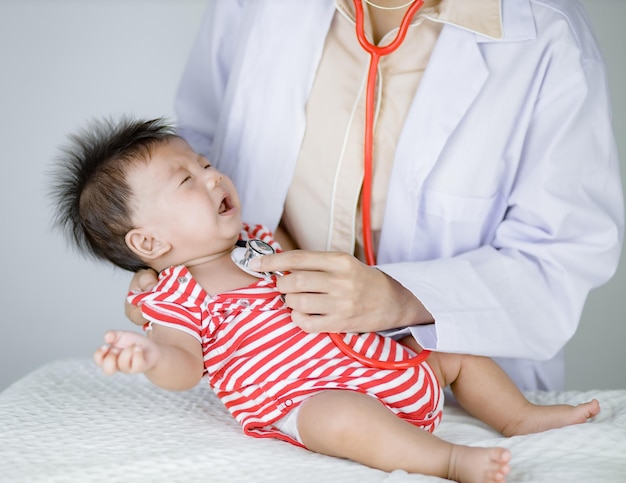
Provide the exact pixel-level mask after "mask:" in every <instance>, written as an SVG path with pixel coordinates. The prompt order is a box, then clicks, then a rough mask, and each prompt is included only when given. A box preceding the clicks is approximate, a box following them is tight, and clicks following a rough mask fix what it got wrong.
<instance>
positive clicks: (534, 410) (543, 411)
mask: <svg viewBox="0 0 626 483" xmlns="http://www.w3.org/2000/svg"><path fill="white" fill-rule="evenodd" d="M598 413H600V403H599V402H598V401H597V400H596V399H593V400H591V401H589V402H586V403H582V404H578V405H577V406H570V405H569V404H554V405H551V406H540V405H536V404H531V405H529V407H528V411H527V412H524V413H521V414H520V417H519V419H518V420H517V421H515V422H512V423H511V424H509V425H508V426H507V427H506V428H505V429H504V431H502V433H503V434H504V435H505V436H516V435H520V434H530V433H540V432H541V431H547V430H548V429H555V428H562V427H564V426H570V425H572V424H582V423H585V422H587V420H588V419H590V418H593V417H594V416H597V415H598Z"/></svg>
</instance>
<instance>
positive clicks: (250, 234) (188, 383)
mask: <svg viewBox="0 0 626 483" xmlns="http://www.w3.org/2000/svg"><path fill="white" fill-rule="evenodd" d="M71 139H72V144H71V145H70V146H69V147H68V148H67V149H66V150H65V156H64V157H63V158H62V160H61V163H60V164H59V167H58V171H57V172H56V175H57V176H56V179H55V184H54V187H53V190H54V191H53V193H54V195H55V200H56V203H57V209H58V211H57V218H56V221H57V224H58V225H59V226H61V227H62V228H64V229H65V230H66V232H67V233H68V235H69V236H70V238H71V239H72V241H73V242H74V243H75V244H76V246H77V247H78V248H79V249H81V250H82V251H84V252H85V253H88V254H91V255H93V256H95V257H97V258H101V259H106V260H109V261H110V262H112V263H114V264H115V265H117V266H119V267H122V268H124V269H126V270H130V271H138V270H140V269H145V268H152V269H154V270H155V271H156V272H157V273H158V274H159V281H158V284H157V285H156V286H155V287H154V288H153V289H152V290H150V291H147V292H143V293H132V294H130V295H129V301H130V302H131V303H132V304H135V305H138V306H140V308H141V311H142V314H143V317H144V318H145V319H146V321H147V324H146V331H147V337H145V336H143V335H141V334H137V333H134V332H126V331H110V332H108V333H107V334H106V335H105V342H106V345H105V346H103V347H101V348H100V349H98V350H97V351H96V352H95V354H94V359H95V361H96V363H97V364H98V365H99V366H101V367H102V369H103V371H104V372H105V373H107V374H112V373H114V372H117V371H120V372H125V373H144V374H145V375H146V376H147V377H148V378H149V379H150V380H151V381H152V382H153V383H154V384H156V385H158V386H160V387H162V388H165V389H169V390H185V389H189V388H191V387H193V386H195V385H196V384H198V382H199V381H200V380H201V379H202V378H203V377H204V378H206V380H207V381H208V382H209V384H210V385H211V387H212V388H213V389H214V391H215V392H216V394H217V395H218V396H219V398H220V399H221V401H222V402H223V403H224V405H225V406H226V407H227V408H228V410H229V411H230V412H231V414H232V415H233V416H234V417H235V418H236V419H237V421H239V422H240V423H241V425H242V427H243V430H244V432H245V433H246V434H248V435H251V436H255V437H273V438H278V439H282V440H284V441H287V442H290V443H292V444H295V445H299V446H304V447H306V448H308V449H310V450H313V451H317V452H320V453H324V454H327V455H332V456H337V457H341V458H349V459H352V460H354V461H358V462H361V463H363V464H366V465H369V466H372V467H375V468H379V469H382V470H386V471H392V470H395V469H403V470H405V471H408V472H415V473H422V474H427V475H434V476H439V477H442V478H448V479H451V480H456V481H461V482H491V481H493V482H502V481H505V480H506V475H507V473H508V472H509V471H510V467H509V461H510V458H511V455H510V452H509V451H508V450H507V449H505V448H498V447H492V448H482V447H469V446H463V445H456V444H452V443H449V442H446V441H444V440H441V439H440V438H438V437H437V436H435V435H434V434H432V433H433V431H434V430H435V428H436V427H437V425H438V423H439V421H440V420H441V416H442V408H443V390H442V388H443V387H446V386H450V387H451V389H452V391H453V392H454V395H455V397H456V398H457V400H458V402H459V403H460V404H461V405H462V407H463V408H464V409H465V410H467V411H468V412H469V413H470V414H472V415H473V416H475V417H477V418H478V419H480V420H481V421H484V422H485V423H487V424H489V425H490V426H491V427H493V428H495V429H496V430H498V431H500V432H501V433H502V434H504V435H505V436H512V435H520V434H527V433H533V432H539V431H544V430H547V429H551V428H558V427H562V426H566V425H570V424H577V423H583V422H585V421H587V420H588V419H589V418H591V417H593V416H595V415H597V414H598V413H599V411H600V406H599V403H598V401H596V400H592V401H590V402H586V403H584V404H580V405H578V406H569V405H553V406H538V405H534V404H531V403H530V402H529V401H527V400H526V398H525V397H524V396H523V394H522V393H521V392H520V391H519V390H518V389H517V387H516V386H515V385H514V384H513V382H512V381H511V380H510V379H509V378H508V376H506V374H505V373H504V372H503V371H502V370H501V369H500V368H499V366H497V365H496V364H495V363H494V362H493V361H492V360H490V359H488V358H484V357H477V356H469V355H461V354H447V353H441V352H433V353H431V354H430V355H428V357H427V359H426V360H425V361H423V362H421V363H419V364H417V365H412V366H409V367H408V368H404V369H395V368H380V367H371V366H370V365H367V364H363V363H361V362H359V361H357V360H356V359H355V358H353V357H351V356H349V355H346V354H345V353H344V352H343V351H342V350H340V349H339V346H338V345H337V344H335V343H334V342H333V341H332V340H331V338H330V336H329V335H328V334H323V333H321V334H311V333H306V332H304V331H303V330H301V329H300V328H299V327H298V326H297V325H295V324H294V323H293V321H292V320H291V315H290V314H291V311H290V309H289V307H288V306H287V305H286V304H285V302H284V301H283V298H282V296H281V294H280V293H279V292H278V290H277V289H276V283H275V282H276V279H275V277H274V276H264V277H263V276H262V277H256V276H255V275H253V274H250V273H249V272H246V271H243V270H242V269H240V268H239V266H238V265H237V264H236V263H235V262H234V261H233V259H232V258H231V252H232V251H233V249H234V247H235V246H236V245H237V243H238V241H242V240H244V241H245V240H248V239H252V238H258V239H261V240H263V241H265V242H266V243H268V244H270V245H271V246H273V247H275V248H276V249H280V247H279V246H278V244H277V243H276V241H275V240H274V239H273V235H272V233H271V232H270V231H269V230H268V229H267V228H265V227H262V226H258V225H257V226H251V225H246V224H244V223H243V222H242V219H241V207H240V202H239V198H238V196H237V191H236V190H235V187H234V186H233V183H232V182H231V180H230V179H228V178H227V177H226V176H225V175H223V174H222V173H220V172H219V171H218V170H217V169H215V168H214V167H213V166H212V165H211V163H210V162H209V161H208V160H207V159H206V158H205V157H203V156H201V155H199V154H197V153H196V152H194V151H193V149H192V148H191V147H190V146H189V145H188V144H187V143H186V142H185V140H183V139H182V138H180V137H179V136H177V135H176V133H175V131H174V129H173V128H171V127H170V126H168V125H167V124H166V123H165V122H164V121H162V120H158V119H157V120H150V121H144V120H130V119H122V120H121V121H120V122H117V123H113V122H111V121H102V122H95V123H93V124H92V125H90V126H89V127H88V128H87V129H86V130H84V131H82V132H81V133H79V134H78V135H74V136H72V138H71ZM284 276H285V277H289V276H290V275H289V274H286V275H284ZM342 337H343V340H344V343H345V344H347V345H348V346H349V347H350V348H352V349H353V350H355V351H357V352H360V353H362V354H363V355H364V356H366V357H369V358H375V359H378V360H381V361H384V362H387V363H389V362H394V361H404V362H406V361H408V360H410V359H412V358H414V357H416V355H417V354H420V353H421V352H422V348H421V347H420V346H419V345H418V344H417V343H416V341H415V340H414V339H413V338H411V337H407V338H404V339H401V340H400V341H395V340H393V339H391V338H386V337H383V336H380V335H378V334H374V333H368V334H342ZM421 355H425V354H421Z"/></svg>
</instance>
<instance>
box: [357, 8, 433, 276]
mask: <svg viewBox="0 0 626 483" xmlns="http://www.w3.org/2000/svg"><path fill="white" fill-rule="evenodd" d="M422 5H424V0H416V1H415V2H414V3H413V4H411V6H410V7H409V9H408V10H407V12H406V14H405V15H404V18H403V19H402V22H401V23H400V29H399V30H398V33H397V34H396V37H395V38H394V39H393V40H392V41H391V42H390V43H389V44H387V45H383V46H381V47H379V46H376V45H374V44H372V43H371V42H370V41H369V40H367V37H366V36H365V28H364V20H363V4H362V3H361V0H354V7H355V11H356V36H357V39H358V40H359V43H360V44H361V47H363V49H364V50H365V51H366V52H367V53H368V54H369V55H370V65H369V70H368V73H367V89H366V94H365V143H364V156H363V189H362V195H361V218H362V225H363V226H362V229H363V249H364V251H365V260H366V262H367V264H368V265H376V255H375V254H374V243H373V240H372V224H371V211H372V178H373V173H372V172H373V161H372V159H373V156H374V111H375V99H376V93H375V91H376V74H377V72H378V61H379V60H380V58H381V57H382V56H384V55H388V54H390V53H392V52H394V51H395V50H396V49H397V48H398V47H400V44H402V42H403V41H404V38H405V37H406V33H407V31H408V29H409V25H410V22H411V19H412V18H413V15H414V14H415V12H417V11H418V10H419V9H420V8H421V7H422Z"/></svg>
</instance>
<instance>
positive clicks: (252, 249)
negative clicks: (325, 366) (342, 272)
mask: <svg viewBox="0 0 626 483" xmlns="http://www.w3.org/2000/svg"><path fill="white" fill-rule="evenodd" d="M274 253H276V251H275V250H274V247H272V246H271V245H269V244H268V243H266V242H264V241H263V240H259V239H257V238H254V239H251V240H247V241H242V240H240V241H239V242H237V245H236V246H235V248H233V250H232V251H231V253H230V256H231V259H232V260H233V262H234V263H235V265H237V267H239V268H240V269H241V270H243V271H244V272H246V273H248V274H250V275H253V276H255V277H258V278H268V277H272V276H279V277H280V276H282V275H283V273H282V272H278V271H276V272H257V271H255V270H252V269H251V268H250V267H249V266H248V264H249V263H250V260H252V259H254V258H258V257H263V256H265V255H272V254H274ZM328 335H329V337H330V338H331V340H332V341H333V342H334V343H335V345H336V346H337V348H338V349H339V350H340V351H341V352H343V353H344V354H346V355H347V356H349V357H352V358H353V359H355V360H357V361H359V362H360V363H361V364H363V365H364V366H366V367H374V368H379V369H392V370H394V369H407V368H409V367H414V366H417V365H419V364H421V363H422V361H424V360H426V358H427V357H428V355H429V354H430V351H428V350H423V351H422V352H420V353H419V354H417V356H415V357H413V358H411V359H408V360H405V361H381V360H379V359H372V358H370V357H367V356H365V355H363V354H361V353H360V352H357V351H355V350H354V349H353V348H352V347H350V346H349V345H348V344H347V343H346V342H345V341H344V340H343V337H342V334H338V333H330V332H329V333H328Z"/></svg>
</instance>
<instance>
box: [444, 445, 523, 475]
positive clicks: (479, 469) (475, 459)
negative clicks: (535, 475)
mask: <svg viewBox="0 0 626 483" xmlns="http://www.w3.org/2000/svg"><path fill="white" fill-rule="evenodd" d="M510 460H511V452H510V451H509V450H508V449H505V448H496V447H494V448H479V447H472V446H460V445H454V446H453V448H452V453H451V455H450V465H449V467H448V479H450V480H454V481H459V482H461V483H504V482H506V475H507V474H508V473H509V471H511V468H510V466H509V461H510Z"/></svg>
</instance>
